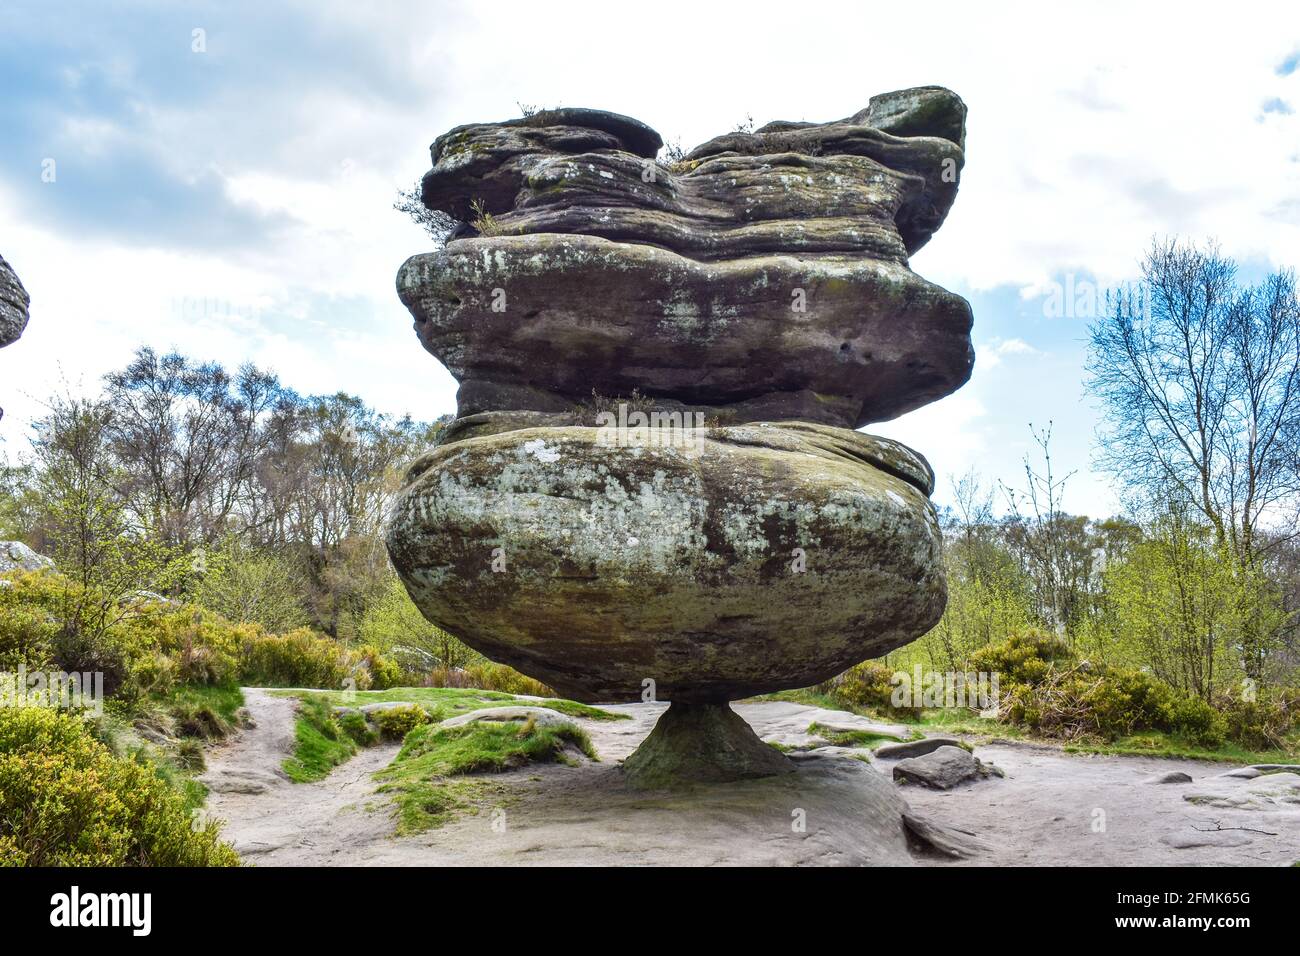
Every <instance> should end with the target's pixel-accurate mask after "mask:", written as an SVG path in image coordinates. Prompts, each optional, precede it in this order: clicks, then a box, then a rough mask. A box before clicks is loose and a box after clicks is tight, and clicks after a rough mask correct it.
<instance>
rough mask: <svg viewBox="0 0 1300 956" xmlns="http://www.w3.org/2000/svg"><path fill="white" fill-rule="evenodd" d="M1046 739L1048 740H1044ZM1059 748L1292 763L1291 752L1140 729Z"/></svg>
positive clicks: (1218, 759)
mask: <svg viewBox="0 0 1300 956" xmlns="http://www.w3.org/2000/svg"><path fill="white" fill-rule="evenodd" d="M1048 742H1049V743H1050V741H1048ZM1062 749H1064V750H1065V751H1066V752H1067V753H1085V754H1108V755H1117V756H1126V757H1171V758H1174V759H1178V760H1209V761H1214V762H1217V763H1238V764H1256V763H1293V762H1295V752H1294V751H1292V752H1290V753H1288V752H1287V751H1285V750H1249V749H1247V748H1246V747H1242V746H1241V745H1240V744H1235V743H1233V742H1231V741H1228V742H1227V743H1224V744H1220V745H1219V746H1218V747H1206V746H1204V745H1201V744H1197V743H1194V742H1192V741H1188V740H1185V739H1182V738H1180V737H1175V736H1173V735H1172V734H1167V733H1163V732H1161V731H1156V730H1152V731H1143V732H1142V733H1138V734H1130V735H1129V736H1127V737H1120V738H1119V739H1117V740H1114V741H1109V742H1102V741H1076V742H1073V743H1069V744H1066V745H1065V746H1064V747H1063V748H1062Z"/></svg>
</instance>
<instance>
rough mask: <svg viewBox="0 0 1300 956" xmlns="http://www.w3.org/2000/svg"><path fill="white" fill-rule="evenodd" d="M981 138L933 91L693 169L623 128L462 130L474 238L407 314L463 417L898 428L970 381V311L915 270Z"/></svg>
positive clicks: (459, 190)
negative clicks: (647, 403)
mask: <svg viewBox="0 0 1300 956" xmlns="http://www.w3.org/2000/svg"><path fill="white" fill-rule="evenodd" d="M965 120H966V107H965V105H964V104H963V103H962V101H961V100H960V99H959V98H958V97H957V96H956V94H954V93H952V92H950V91H948V90H945V89H942V88H939V87H921V88H917V89H911V90H902V91H898V92H894V93H887V94H883V95H881V96H876V97H873V98H872V99H871V101H870V103H869V104H868V106H867V107H866V108H865V109H863V110H860V111H859V112H858V113H855V114H854V115H853V116H849V117H846V118H844V119H841V120H835V121H833V122H829V123H803V122H800V123H790V122H777V123H770V124H768V125H767V126H764V127H762V128H761V129H758V130H753V131H749V130H743V131H734V132H731V133H727V134H725V135H722V136H718V137H716V138H714V139H711V140H709V141H708V142H706V143H703V144H701V145H700V146H697V147H696V148H695V149H694V150H692V151H691V152H690V153H688V154H687V155H686V156H684V157H683V158H681V159H680V160H677V161H675V162H669V163H665V162H662V161H659V160H657V159H656V158H655V155H656V153H657V151H658V150H659V148H660V146H661V139H660V137H659V135H658V134H657V133H655V132H654V130H652V129H650V128H649V127H648V126H645V125H644V124H642V123H640V122H638V121H636V120H634V119H631V118H630V117H626V116H621V115H619V114H616V113H605V112H601V111H598V110H587V109H564V110H550V111H545V112H541V113H536V114H534V115H532V116H528V117H524V118H520V119H514V120H509V121H506V122H502V123H480V124H471V125H467V126H460V127H457V128H456V129H454V130H451V131H450V132H448V133H446V134H444V135H443V136H440V137H438V140H437V141H436V142H435V143H434V144H433V147H432V150H431V155H432V159H433V163H434V166H433V169H431V170H430V171H429V172H428V173H427V174H426V175H425V177H424V180H423V186H422V197H423V200H424V203H425V205H427V206H428V207H429V208H431V209H435V210H440V211H442V212H445V213H447V214H449V215H450V216H452V217H453V218H455V219H457V220H458V221H459V223H460V224H459V226H458V227H457V228H456V230H455V231H454V232H453V234H452V236H451V238H450V239H449V241H448V242H447V243H446V245H445V247H444V248H443V249H441V250H439V251H437V252H431V253H425V254H421V255H417V256H413V257H412V258H411V259H410V260H408V261H407V263H406V264H405V265H404V266H403V267H402V269H401V271H400V273H399V275H398V282H397V284H398V291H399V294H400V295H401V298H402V301H403V302H404V303H405V304H406V306H407V308H408V309H409V310H410V311H411V314H412V315H413V316H414V317H415V320H416V329H417V331H418V333H419V336H420V339H421V341H422V342H423V344H424V346H425V348H426V349H428V350H429V351H430V352H431V353H433V354H434V355H435V356H437V357H438V359H439V360H440V361H442V362H443V364H445V365H446V366H447V368H448V369H449V370H450V371H451V372H452V374H453V375H455V376H456V378H457V379H458V380H459V381H460V383H461V388H460V392H459V395H458V401H459V406H460V407H459V412H460V415H461V416H462V417H467V416H477V415H483V414H491V413H498V412H505V411H514V412H524V413H536V414H539V415H546V416H552V418H551V419H548V421H549V422H550V423H551V424H558V423H559V422H560V421H561V420H567V419H568V418H571V417H572V415H573V414H575V413H579V412H581V411H582V409H583V407H584V406H585V404H586V403H587V402H588V401H589V400H591V399H592V398H593V392H595V393H596V394H597V396H603V397H606V398H615V397H622V396H633V395H639V396H641V397H642V398H645V399H650V400H653V402H654V403H655V404H656V407H661V406H662V407H670V408H677V407H679V406H681V407H683V408H684V409H685V410H693V411H699V412H703V413H706V414H708V415H709V416H710V418H711V420H712V418H713V417H714V416H718V417H721V418H723V419H726V418H728V417H729V418H730V420H733V421H760V420H795V419H799V420H804V421H814V422H820V423H823V424H828V425H836V426H841V427H849V428H855V427H861V426H863V425H865V424H869V423H871V422H877V421H885V420H888V419H891V418H894V417H897V416H898V415H901V414H903V413H905V412H908V411H911V410H912V409H915V408H919V407H921V406H922V405H925V404H927V403H929V402H932V401H935V400H937V399H939V398H942V397H943V396H945V395H948V394H950V393H951V392H953V391H955V390H956V389H957V388H959V387H961V385H962V384H963V383H965V382H966V380H967V379H968V378H969V376H970V372H971V368H972V363H973V360H974V357H973V352H972V349H971V343H970V327H971V314H970V307H969V305H968V304H967V303H966V301H965V300H964V299H962V298H961V297H960V296H956V295H953V294H952V293H949V292H947V291H946V290H944V289H941V288H939V287H938V286H936V285H933V284H932V283H929V282H926V281H925V280H923V279H922V278H920V277H919V276H917V275H916V274H915V273H913V272H912V270H911V268H910V263H909V258H910V256H911V255H912V254H913V253H914V252H915V251H916V250H917V249H919V248H920V247H921V246H922V245H924V244H925V243H926V242H927V241H928V240H929V239H930V237H931V236H932V235H933V234H934V232H935V230H937V229H938V228H939V226H940V225H941V224H942V222H943V220H944V217H945V216H946V215H947V213H948V210H949V208H950V207H951V206H952V203H953V200H954V198H955V196H956V192H957V184H958V179H959V174H960V171H961V168H962V164H963V162H964V153H963V143H964V141H965ZM720 412H726V413H729V414H728V415H719V413H720ZM501 421H503V420H502V419H500V418H499V417H498V419H497V422H498V423H500V422H501Z"/></svg>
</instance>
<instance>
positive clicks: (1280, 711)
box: [1215, 688, 1300, 750]
mask: <svg viewBox="0 0 1300 956" xmlns="http://www.w3.org/2000/svg"><path fill="white" fill-rule="evenodd" d="M1215 703H1216V704H1217V705H1218V708H1219V710H1220V712H1221V713H1222V714H1223V719H1224V722H1225V724H1226V727H1227V735H1228V736H1229V737H1231V738H1232V739H1233V740H1235V741H1237V742H1238V743H1240V744H1241V745H1242V746H1244V747H1249V748H1250V749H1252V750H1269V749H1274V748H1275V749H1278V750H1285V749H1287V748H1288V744H1289V741H1288V738H1289V737H1290V735H1291V734H1293V733H1294V732H1295V730H1296V728H1297V727H1298V726H1300V690H1297V689H1296V688H1275V689H1269V690H1264V691H1260V693H1259V695H1258V697H1257V698H1256V699H1255V700H1243V699H1241V698H1240V697H1237V696H1226V695H1225V696H1223V697H1220V698H1218V699H1217V700H1216V701H1215Z"/></svg>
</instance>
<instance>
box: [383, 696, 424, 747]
mask: <svg viewBox="0 0 1300 956" xmlns="http://www.w3.org/2000/svg"><path fill="white" fill-rule="evenodd" d="M428 722H429V713H428V711H426V710H425V709H424V708H423V707H421V706H419V705H418V704H409V705H407V706H405V707H390V708H389V709H388V710H380V711H376V712H375V723H376V724H378V725H379V733H380V734H381V735H382V736H383V737H384V738H385V739H387V740H405V739H406V735H407V734H409V733H410V732H411V731H412V730H414V729H415V728H416V727H419V726H420V725H421V724H427V723H428Z"/></svg>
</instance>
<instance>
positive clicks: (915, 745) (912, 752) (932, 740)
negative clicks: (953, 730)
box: [872, 737, 966, 760]
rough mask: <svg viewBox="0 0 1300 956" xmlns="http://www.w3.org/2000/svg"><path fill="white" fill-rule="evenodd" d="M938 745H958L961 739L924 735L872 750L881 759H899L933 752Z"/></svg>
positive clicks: (959, 746)
mask: <svg viewBox="0 0 1300 956" xmlns="http://www.w3.org/2000/svg"><path fill="white" fill-rule="evenodd" d="M940 747H958V748H960V749H962V750H965V749H966V748H964V747H962V745H961V741H960V740H958V739H957V738H956V737H926V738H925V739H923V740H908V741H905V742H903V743H901V744H881V745H880V746H879V747H877V748H876V749H875V750H874V751H872V752H873V753H874V754H875V755H876V756H877V757H879V758H880V759H881V760H901V759H903V758H905V757H924V756H925V755H926V754H931V753H934V752H935V751H936V750H938V749H939V748H940Z"/></svg>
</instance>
